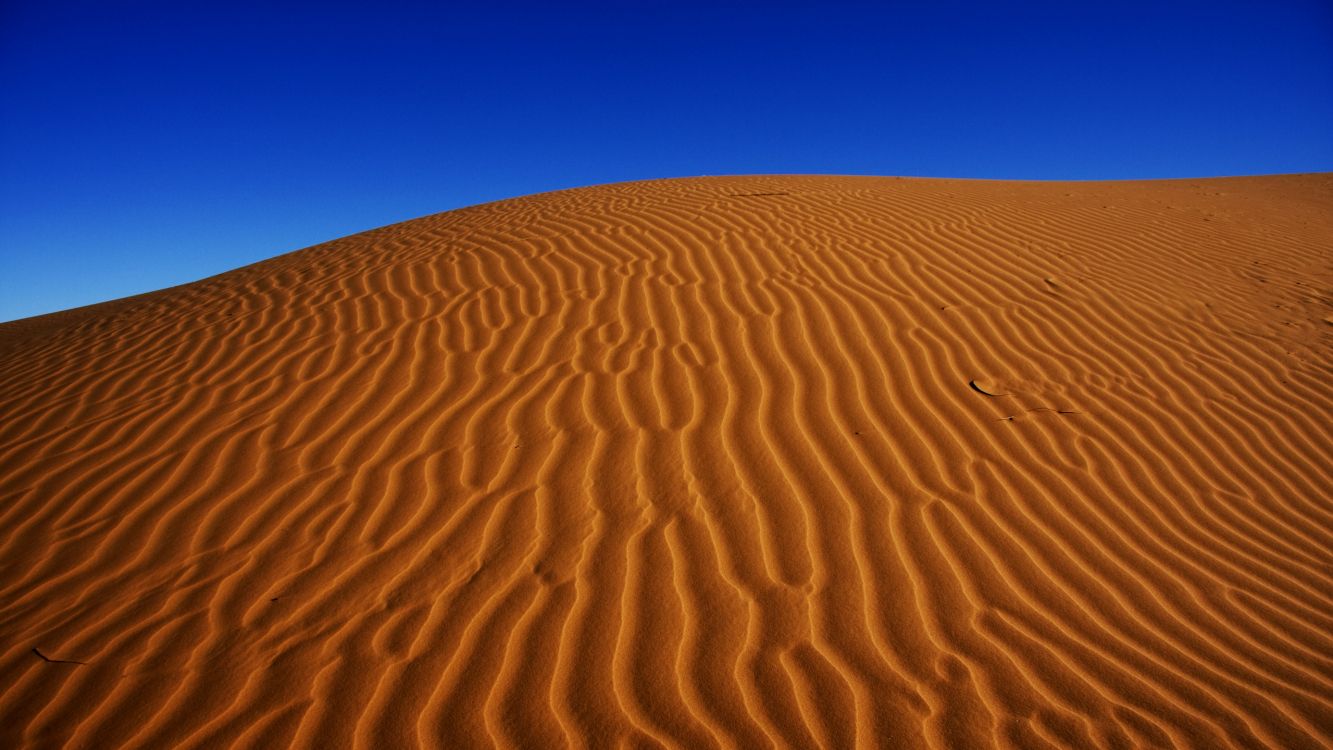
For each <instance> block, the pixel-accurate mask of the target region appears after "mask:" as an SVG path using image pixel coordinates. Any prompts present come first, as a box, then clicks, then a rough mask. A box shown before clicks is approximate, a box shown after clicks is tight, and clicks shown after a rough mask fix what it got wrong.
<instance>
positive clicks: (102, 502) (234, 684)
mask: <svg viewBox="0 0 1333 750" xmlns="http://www.w3.org/2000/svg"><path fill="white" fill-rule="evenodd" d="M1331 248H1333V175H1293V176H1279V177H1256V178H1230V179H1209V180H1183V181H1161V182H1119V183H1009V182H983V181H954V180H917V179H889V178H871V177H718V178H698V179H681V180H663V181H654V182H640V183H630V184H620V185H609V186H604V187H594V188H585V189H578V190H569V191H563V192H557V193H550V194H543V195H535V196H530V197H526V198H519V199H515V200H509V201H502V202H499V203H493V204H488V205H483V206H477V207H473V208H468V209H463V210H459V211H452V212H448V213H444V214H439V215H436V216H430V217H426V218H423V219H418V220H415V221H409V222H406V223H403V224H398V225H395V226H390V227H385V228H382V229H377V230H374V231H370V232H366V233H363V234H359V235H355V236H352V237H348V238H345V239H341V240H337V241H334V242H330V243H327V244H324V245H320V246H317V247H313V248H309V249H306V250H302V251H299V252H295V253H290V254H288V255H283V256H281V257H278V258H275V259H273V260H270V261H266V262H263V263H259V264H257V265H253V266H249V267H246V268H242V269H239V270H236V271H233V272H230V273H226V274H222V275H220V276H217V277H214V278H210V279H206V280H203V281H200V282H197V283H193V284H187V285H185V286H181V287H177V288H173V289H167V290H164V291H161V292H156V293H153V294H147V295H143V296H140V297H135V298H130V299H126V300H120V301H116V302H111V303H106V304H102V305H97V306H93V307H89V308H83V309H79V310H74V311H70V312H67V313H61V314H56V315H51V316H44V317H41V318H33V319H29V320H24V321H17V322H13V323H8V324H5V325H3V326H0V591H3V595H2V596H0V645H3V653H2V654H0V746H3V747H24V746H32V747H56V746H62V745H68V746H71V747H80V748H112V747H121V746H127V747H198V748H214V747H230V746H238V747H265V748H271V747H280V746H286V745H288V744H292V745H297V746H303V747H312V748H343V747H358V748H371V747H384V748H398V747H417V746H422V747H440V748H457V747H473V746H491V745H498V746H504V747H528V748H547V747H560V746H566V745H570V746H577V747H584V746H586V747H619V746H625V745H629V746H635V747H638V746H652V747H658V746H660V747H673V748H710V747H727V748H762V747H772V746H777V747H817V746H822V747H852V746H861V747H936V748H945V747H969V748H970V747H988V746H998V747H1009V746H1014V747H1049V746H1063V747H1125V748H1128V747H1171V746H1176V747H1199V748H1222V747H1232V746H1235V747H1260V746H1267V747H1283V748H1297V747H1320V746H1327V745H1329V744H1330V743H1333V390H1330V375H1331V374H1333V356H1331V351H1333V350H1331V348H1330V341H1331V339H1333V326H1331V325H1330V323H1333V317H1330V316H1331V315H1333V305H1331V303H1333V291H1331V290H1333V268H1331V265H1333V251H1331ZM183 251H188V250H187V249H183Z"/></svg>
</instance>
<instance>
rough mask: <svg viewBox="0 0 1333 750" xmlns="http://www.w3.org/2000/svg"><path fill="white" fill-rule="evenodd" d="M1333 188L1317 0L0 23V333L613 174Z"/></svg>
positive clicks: (175, 8)
mask: <svg viewBox="0 0 1333 750" xmlns="http://www.w3.org/2000/svg"><path fill="white" fill-rule="evenodd" d="M274 6H281V7H280V8H278V7H274ZM1011 6H1012V7H1011ZM1102 6H1106V7H1102ZM1327 170H1333V3H1330V2H1328V1H1327V0H1310V1H1308V2H1301V1H1296V0H1292V1H1284V0H1268V1H1266V2H1265V1H1261V0H1256V1H1254V2H1227V1H1226V0H1218V1H1217V2H1207V3H1205V2H1171V1H1170V0H1164V1H1162V2H1114V3H1083V2H1059V3H1057V2H1040V3H1022V2H1019V3H996V2H976V3H965V2H952V3H950V2H945V3H927V2H914V3H894V2H885V3H864V4H854V3H852V4H836V3H805V4H800V3H782V2H754V3H740V2H710V3H706V4H701V5H698V6H692V5H691V4H689V3H685V2H657V3H652V2H649V3H632V2H622V3H569V4H565V3H541V4H524V3H493V2H492V3H480V2H476V3H467V4H451V3H436V4H419V5H416V4H405V3H395V2H390V1H388V0H386V1H385V2H379V3H365V4H359V5H351V4H347V5H339V4H338V3H321V4H310V5H304V6H303V4H283V3H270V4H261V5H247V4H246V3H240V2H235V3H217V4H211V3H185V2H171V3H140V2H125V3H122V2H113V1H110V0H104V1H103V2H65V1H64V0H0V320H8V319H13V318H19V317H25V316H29V315H35V314H39V313H43V312H49V311H54V310H58V309H63V308H68V307H73V306H78V305H83V304H89V303H92V302H97V301H101V300H105V299H110V298H115V297H120V296H124V295H128V294H133V293H138V292H144V291H150V290H153V289H157V288H161V287H165V286H170V285H174V284H179V283H184V282H187V281H191V280H194V279H197V278H201V277H204V276H208V275H211V274H215V273H219V272H222V271H226V270H229V269H231V268H234V267H237V266H240V265H244V264H246V263H250V262H254V261H257V260H261V259H263V258H267V257H271V256H273V255H276V254H279V253H282V252H286V251H289V250H293V249H297V248H300V247H304V246H307V245H312V244H315V243H318V242H322V241H325V240H329V239H333V238H336V237H340V236H343V235H347V234H350V233H353V232H357V231H361V230H364V229H370V228H373V227H376V226H381V225H384V224H388V223H392V222H396V221H401V220H404V219H409V218H413V217H417V216H421V215H425V214H429V213H434V212H436V211H443V210H447V209H451V208H457V207H460V206H465V205H470V204H474V203H479V202H484V201H489V200H495V199H499V198H505V197H511V196H515V195H524V194H527V193H533V192H538V191H544V190H553V189H558V188H565V187H574V186H579V185H588V184H596V183H604V182H614V181H620V180H633V179H644V178H654V177H677V176H686V175H698V174H735V173H800V172H813V173H842V174H881V175H917V176H947V177H984V178H1011V179H1115V178H1149V177H1186V176H1189V177H1197V176H1210V175H1230V174H1258V173H1274V172H1308V171H1327Z"/></svg>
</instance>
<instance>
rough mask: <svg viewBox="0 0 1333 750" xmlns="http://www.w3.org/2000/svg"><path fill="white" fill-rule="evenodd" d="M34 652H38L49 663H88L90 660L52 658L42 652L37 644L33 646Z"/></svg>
mask: <svg viewBox="0 0 1333 750" xmlns="http://www.w3.org/2000/svg"><path fill="white" fill-rule="evenodd" d="M32 652H33V653H34V654H37V655H38V656H40V657H41V658H42V661H44V662H46V663H47V664H87V663H88V662H86V661H74V660H73V659H52V658H51V657H49V656H47V655H46V654H44V653H42V652H41V651H40V650H39V649H38V648H37V647H35V646H34V647H33V649H32Z"/></svg>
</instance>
